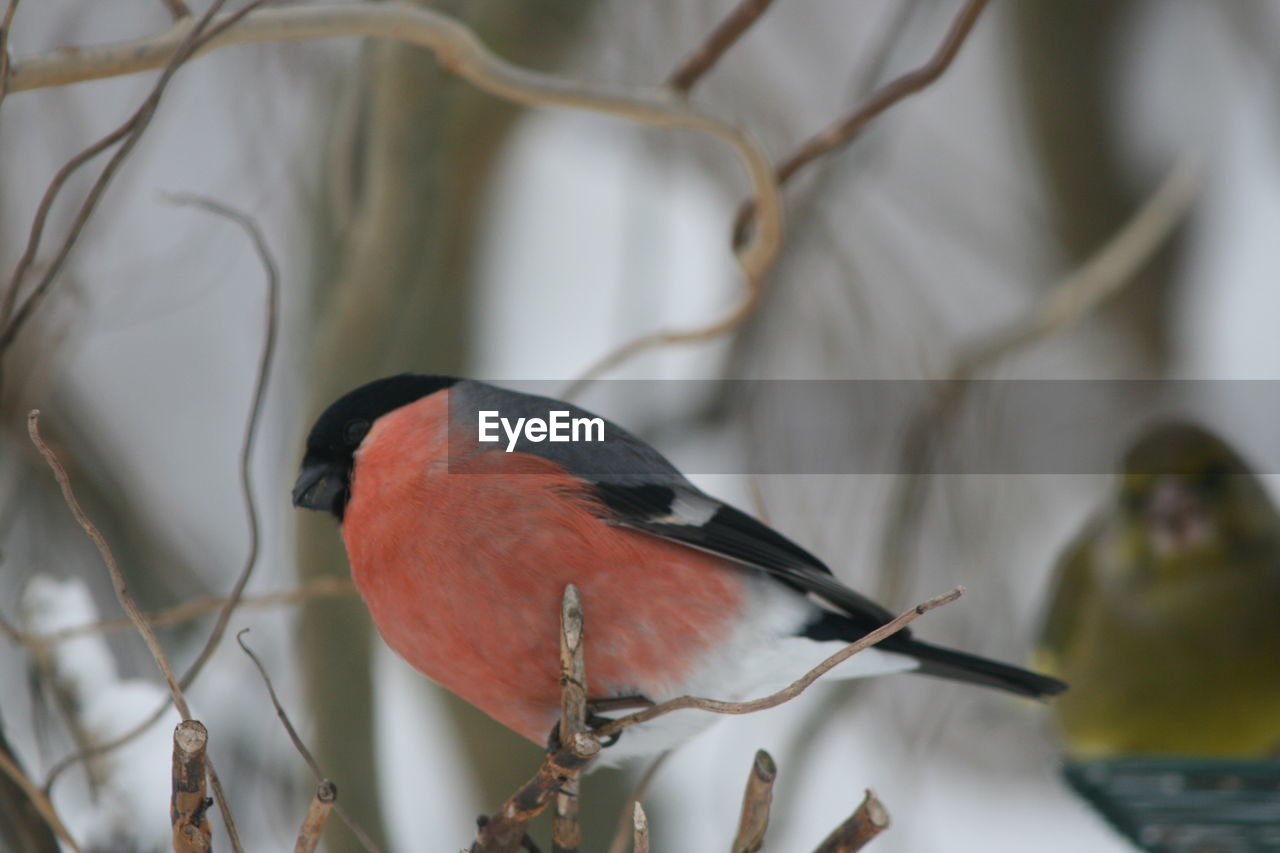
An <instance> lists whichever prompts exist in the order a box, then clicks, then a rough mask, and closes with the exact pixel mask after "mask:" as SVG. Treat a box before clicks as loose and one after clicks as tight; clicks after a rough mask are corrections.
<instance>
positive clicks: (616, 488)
mask: <svg viewBox="0 0 1280 853" xmlns="http://www.w3.org/2000/svg"><path fill="white" fill-rule="evenodd" d="M593 485H594V486H595V492H596V495H597V497H599V499H600V500H601V502H603V503H604V505H605V506H606V507H607V508H608V509H609V510H610V512H611V515H610V518H609V521H610V522H611V523H613V524H617V525H619V526H622V527H629V528H632V529H634V530H640V531H643V532H645V533H649V534H652V535H654V536H659V537H661V538H663V539H667V540H670V541H672V542H678V543H680V544H682V545H688V546H690V547H692V548H697V549H699V550H702V551H707V552H710V553H712V554H716V555H717V556H720V557H724V558H726V559H729V560H732V561H734V562H735V563H741V564H742V565H744V566H751V567H753V568H756V569H760V570H761V571H764V572H767V573H768V574H770V575H772V576H773V577H774V578H776V579H778V580H779V581H781V582H782V583H784V584H786V585H787V586H789V587H791V588H793V589H796V590H799V591H801V592H810V593H813V594H814V595H816V596H818V597H819V598H821V599H823V600H825V601H827V602H828V603H830V604H831V605H833V606H835V607H837V608H838V609H840V610H841V611H843V612H844V613H845V614H847V615H848V616H849V617H850V618H851V619H852V620H853V621H854V623H855V624H856V625H857V627H858V628H860V629H861V630H862V631H869V630H872V629H874V628H878V627H880V626H881V625H883V624H885V623H886V622H889V621H890V620H892V619H893V614H892V613H890V612H889V611H888V610H885V609H884V608H883V607H881V606H880V605H878V604H876V603H875V602H874V601H872V600H871V599H869V598H867V597H865V596H863V595H861V594H859V593H857V592H854V591H853V590H851V589H849V587H847V586H845V585H844V584H842V583H840V581H838V580H836V578H835V576H834V575H832V574H831V570H830V569H828V568H827V567H826V566H825V565H823V563H822V561H821V560H819V559H818V558H817V557H815V556H813V555H812V554H810V553H809V552H808V551H806V550H804V549H803V548H801V547H800V546H799V545H797V544H796V543H794V542H792V541H791V540H790V539H788V538H786V537H785V536H783V535H782V534H780V533H778V532H777V531H775V530H773V529H771V528H769V527H768V526H766V525H764V524H762V523H761V522H759V521H757V520H756V519H754V518H752V517H751V516H749V515H747V514H746V513H744V512H741V511H740V510H737V509H734V508H733V507H731V506H729V505H728V504H724V503H721V502H720V501H718V500H716V499H715V498H712V497H709V496H708V495H706V494H704V493H702V492H700V491H698V490H697V489H695V488H694V487H693V486H691V485H686V484H685V483H673V484H671V485H665V484H659V483H646V484H642V485H632V484H621V483H616V482H612V483H611V482H597V483H595V484H593Z"/></svg>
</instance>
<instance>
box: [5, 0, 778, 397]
mask: <svg viewBox="0 0 1280 853" xmlns="http://www.w3.org/2000/svg"><path fill="white" fill-rule="evenodd" d="M220 20H221V19H220ZM185 32H186V27H185V26H184V24H183V22H179V24H178V25H175V27H174V28H173V29H172V30H170V31H169V32H167V33H164V34H162V35H159V36H155V37H150V38H145V39H140V40H136V41H132V42H122V43H118V44H112V45H101V46H94V47H82V48H77V49H76V50H75V51H74V52H68V51H53V52H51V53H47V54H43V55H40V56H34V57H27V58H22V59H19V60H18V61H16V62H15V63H14V64H13V69H12V74H11V88H12V90H13V91H22V90H28V89H36V88H41V87H45V86H59V85H66V84H68V83H74V82H77V81H81V80H91V79H98V78H101V77H113V76H118V75H121V74H131V73H134V72H137V71H142V70H146V69H149V68H158V67H161V66H163V65H164V63H165V62H166V61H167V60H168V59H169V58H170V57H172V56H173V53H174V51H175V50H176V49H177V46H178V45H179V44H180V43H181V40H182V38H183V37H184V34H185ZM339 36H370V37H375V38H387V39H393V40H396V41H402V42H406V43H410V44H416V45H419V46H421V47H425V48H427V49H429V50H431V51H433V52H434V53H435V54H436V57H437V59H438V60H439V61H440V63H441V65H443V66H444V67H445V68H446V69H448V70H450V71H452V72H453V73H455V74H458V75H459V76H461V77H463V78H465V79H466V80H468V81H470V82H471V83H473V84H474V85H475V86H477V87H479V88H480V89H483V90H485V91H487V92H489V93H491V94H493V95H496V96H498V97H500V98H505V99H506V100H509V101H513V102H515V103H520V104H529V105H544V106H562V107H573V108H576V109H583V110H589V111H592V112H601V113H608V114H611V115H617V116H620V117H622V118H627V119H631V120H633V121H638V122H641V123H644V124H650V125H655V126H658V127H666V128H683V129H688V130H696V131H700V132H702V133H707V134H709V135H711V136H714V137H716V138H718V139H720V140H722V141H724V142H726V143H727V144H729V145H730V146H731V147H732V148H733V150H734V153H735V154H736V155H737V157H738V159H739V161H740V162H741V163H742V165H743V167H744V169H745V170H746V172H747V176H748V178H749V180H750V182H751V188H752V194H753V196H754V198H755V202H756V204H757V205H758V209H759V215H758V226H757V227H756V228H755V229H754V230H753V231H752V234H751V237H750V239H749V240H748V241H746V242H745V243H744V244H742V245H741V246H740V247H739V248H738V250H737V251H736V257H737V260H738V264H739V266H740V267H741V269H742V274H743V279H744V284H745V287H746V293H745V294H744V296H743V299H742V302H741V303H740V304H739V305H738V306H737V307H735V308H733V309H732V310H731V311H730V312H728V313H727V314H726V315H725V316H724V317H723V318H722V319H720V320H718V321H716V322H714V323H710V324H708V325H706V326H705V327H702V328H697V329H686V330H677V331H662V332H657V333H654V334H651V335H645V336H643V337H641V338H637V339H636V340H634V341H632V342H630V343H628V344H626V345H624V346H623V347H621V348H620V349H619V350H617V351H616V352H614V353H610V354H608V355H606V356H605V357H603V358H602V359H601V360H600V361H599V362H598V363H597V364H596V365H595V366H594V367H592V368H591V369H590V370H589V371H587V375H588V376H595V375H598V374H599V373H601V372H603V371H605V370H609V369H612V368H613V367H615V366H617V365H618V364H620V363H622V362H623V361H626V360H627V359H629V358H632V357H633V356H635V355H637V354H638V353H641V352H644V351H646V350H649V349H652V348H654V347H658V346H664V345H669V344H680V343H695V342H699V341H705V340H710V339H712V338H715V337H717V336H719V335H722V334H724V333H725V332H727V331H730V330H732V329H735V328H737V327H738V326H739V325H741V323H742V322H743V321H744V320H745V319H746V318H747V317H749V316H750V315H751V312H752V311H753V310H754V309H755V306H756V304H757V303H758V301H759V297H760V293H759V290H760V283H761V281H762V280H763V278H764V275H765V273H766V272H767V271H768V269H769V268H770V267H771V266H772V264H773V261H774V259H775V258H776V257H777V253H778V249H779V247H780V246H781V243H782V204H781V198H780V195H779V192H778V185H777V183H776V181H775V180H774V176H773V167H772V166H771V164H770V163H769V160H768V157H767V156H766V155H765V154H764V152H763V150H762V149H761V148H760V147H759V145H757V144H756V142H755V141H754V140H753V139H751V138H750V137H749V136H748V135H747V134H745V133H744V132H742V131H740V130H738V129H737V128H736V127H734V126H732V125H731V124H729V123H728V122H725V121H722V120H721V119H718V118H716V117H714V116H712V115H710V114H708V113H706V112H704V111H702V110H698V109H694V108H693V107H692V106H690V105H689V104H688V103H686V102H685V101H684V99H683V98H681V97H680V96H679V95H678V94H677V93H675V92H672V91H670V90H666V89H661V90H644V91H638V92H616V91H611V90H608V89H604V88H601V87H596V86H587V85H583V84H577V83H572V82H570V81H567V80H564V79H561V78H558V77H554V76H551V75H546V74H540V73H537V72H533V71H530V70H527V69H524V68H521V67H519V66H515V65H512V64H511V63H508V62H506V61H504V60H502V59H500V58H499V57H497V56H495V55H494V54H493V53H491V52H490V51H489V50H488V48H486V47H485V46H484V45H483V44H482V43H481V42H480V40H479V39H478V38H476V36H475V34H474V33H472V32H471V31H470V30H469V29H467V28H466V27H465V26H463V25H462V24H461V23H459V22H458V21H456V20H455V19H453V18H450V17H449V16H447V15H444V14H442V13H440V12H436V11H434V10H431V9H424V8H419V7H416V6H410V5H408V4H404V3H374V4H364V3H357V4H334V5H319V4H316V5H306V6H297V7H291V8H284V9H265V10H260V11H256V12H254V13H252V14H249V15H245V16H244V18H243V20H240V21H239V22H237V23H235V24H234V25H228V26H226V27H225V28H224V29H223V30H222V31H221V32H220V33H219V34H218V35H217V36H216V37H213V38H209V39H207V40H203V41H202V43H201V45H200V46H199V48H198V49H197V51H196V52H197V53H200V52H207V51H209V50H214V49H216V48H218V47H223V46H225V45H230V44H247V43H254V42H266V41H286V40H298V39H318V38H334V37H339ZM2 344H3V339H0V345H2Z"/></svg>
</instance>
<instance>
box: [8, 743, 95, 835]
mask: <svg viewBox="0 0 1280 853" xmlns="http://www.w3.org/2000/svg"><path fill="white" fill-rule="evenodd" d="M0 771H3V772H4V774H5V775H6V776H8V777H9V778H10V779H12V780H13V783H14V784H15V785H17V786H18V787H19V788H21V789H22V792H23V793H24V794H26V795H27V799H28V800H30V801H31V806H32V807H33V808H34V809H35V810H36V811H37V812H38V813H39V814H40V817H42V818H44V822H45V823H47V824H48V825H49V828H50V829H52V830H53V831H54V833H56V834H57V836H58V837H59V838H61V839H62V843H63V844H65V845H67V847H69V848H70V849H71V850H72V853H81V848H80V845H79V844H77V843H76V840H75V839H74V838H72V837H71V833H70V832H67V828H66V826H64V825H63V823H62V820H61V819H60V818H59V817H58V812H57V810H55V809H54V807H53V802H52V801H50V799H49V795H48V794H46V793H45V792H44V791H42V790H40V789H39V788H37V787H36V785H35V783H34V782H32V781H31V779H30V777H28V776H27V774H26V773H24V772H23V771H22V768H21V767H20V766H19V765H18V762H17V761H16V760H14V758H13V757H12V756H10V755H9V753H7V752H5V751H4V750H0Z"/></svg>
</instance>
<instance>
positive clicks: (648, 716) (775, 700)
mask: <svg viewBox="0 0 1280 853" xmlns="http://www.w3.org/2000/svg"><path fill="white" fill-rule="evenodd" d="M963 594H964V587H960V586H958V587H956V588H955V589H953V590H951V591H950V592H947V593H944V594H943V595H938V596H934V597H933V598H930V599H929V600H928V601H923V602H921V603H920V604H917V605H916V606H915V607H913V608H911V609H910V610H908V611H906V612H904V613H902V614H900V615H899V616H897V617H896V618H895V619H894V620H893V621H891V622H887V623H885V624H884V625H882V626H880V627H879V628H877V629H875V630H874V631H872V632H871V633H869V634H867V635H866V636H865V637H863V638H862V639H860V640H858V641H857V642H854V643H850V644H849V645H847V646H845V647H844V648H843V649H841V650H840V651H838V652H836V653H835V654H833V655H831V657H829V658H827V659H826V660H824V661H823V662H822V663H820V664H818V665H817V666H815V667H814V668H813V669H811V670H809V671H808V672H807V673H805V674H804V675H803V676H801V677H800V678H798V679H796V680H795V681H794V682H792V683H791V684H789V685H787V686H786V687H784V688H782V689H781V690H779V691H777V692H776V693H771V694H769V695H768V696H763V697H761V698H759V699H752V700H750V701H748V702H725V701H722V700H719V699H703V698H700V697H698V696H680V697H677V698H675V699H669V700H667V701H666V702H659V703H658V704H657V705H652V706H650V707H648V708H645V709H644V710H642V711H636V712H635V713H633V714H628V715H626V716H625V717H619V718H617V719H616V720H610V721H609V722H607V723H605V724H604V725H602V726H599V727H597V728H595V729H592V732H593V733H594V734H595V735H596V737H598V738H602V739H603V738H608V737H611V736H613V735H615V734H617V733H618V732H620V731H622V730H623V729H625V728H629V727H631V726H634V725H637V724H638V723H647V722H649V721H650V720H652V719H655V718H657V717H661V716H664V715H666V714H670V713H671V712H672V711H680V710H683V709H685V708H696V709H698V710H700V711H710V712H711V713H713V714H754V713H755V712H757V711H765V710H768V709H769V708H776V707H777V706H779V705H781V704H782V703H784V702H789V701H791V700H792V699H794V698H795V697H797V696H799V695H800V694H801V693H803V692H804V691H805V690H806V689H808V688H809V686H810V685H812V684H813V683H814V682H815V681H817V680H818V679H819V678H821V677H822V676H824V675H826V674H827V673H828V672H830V671H831V670H832V669H834V668H835V667H837V666H839V665H840V664H842V663H844V662H845V661H846V660H848V659H849V658H851V657H853V656H854V655H856V654H857V653H858V652H860V651H862V650H863V649H867V648H870V647H871V646H874V645H875V644H876V643H879V642H881V641H882V640H884V639H885V638H886V637H891V636H893V635H894V634H896V633H898V632H899V631H901V630H902V629H903V628H905V627H907V626H908V625H910V624H911V623H912V622H914V621H915V620H916V617H918V616H920V615H922V614H925V613H928V612H929V611H930V610H933V609H935V608H938V607H941V606H942V605H944V604H949V603H951V602H952V601H955V600H956V599H957V598H959V597H960V596H961V595H963Z"/></svg>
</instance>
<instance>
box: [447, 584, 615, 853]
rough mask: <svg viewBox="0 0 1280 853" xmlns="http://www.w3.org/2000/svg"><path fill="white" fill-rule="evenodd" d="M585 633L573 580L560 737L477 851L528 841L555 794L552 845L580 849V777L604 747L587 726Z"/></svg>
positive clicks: (499, 851) (566, 609) (563, 634)
mask: <svg viewBox="0 0 1280 853" xmlns="http://www.w3.org/2000/svg"><path fill="white" fill-rule="evenodd" d="M582 635H583V613H582V602H581V600H580V598H579V596H578V590H577V588H576V587H574V585H573V584H569V585H568V586H566V587H565V590H564V597H563V599H562V600H561V604H560V712H561V715H560V723H559V726H558V727H557V729H556V737H555V741H556V742H555V743H553V744H552V745H551V746H550V747H549V748H548V749H547V754H546V757H545V758H544V759H543V761H542V766H541V767H540V768H538V772H537V774H536V775H535V776H534V777H533V778H532V779H530V780H529V781H528V782H526V783H525V784H524V785H523V786H522V787H521V788H520V790H518V791H516V792H515V793H514V794H512V795H511V796H510V797H508V798H507V801H506V802H505V803H503V805H502V809H501V810H500V811H499V812H498V813H497V814H495V815H493V816H492V817H491V818H489V819H488V820H486V821H484V823H483V824H482V825H481V827H480V830H479V832H478V833H477V835H476V842H475V844H474V845H473V846H472V848H471V850H472V853H513V851H515V850H516V849H518V848H519V847H520V845H521V843H522V842H523V841H524V838H525V835H526V827H528V825H529V821H531V820H533V819H534V818H535V817H537V816H538V815H539V814H540V813H541V812H542V810H543V809H545V808H546V807H547V805H548V804H549V803H550V802H551V801H552V799H553V797H554V799H555V802H556V810H557V816H556V821H555V823H554V824H553V827H552V845H553V849H555V850H560V851H565V853H570V851H573V850H576V849H577V847H578V844H579V843H580V840H581V839H580V838H579V834H578V825H577V803H576V800H577V796H578V789H577V780H578V777H579V776H580V775H581V773H582V770H583V768H584V767H586V765H587V763H588V762H589V761H590V760H591V759H592V758H593V757H594V756H595V754H596V753H597V752H599V751H600V740H599V738H597V737H596V736H595V735H594V734H593V733H592V732H590V731H589V730H588V728H587V688H586V665H585V663H584V656H583V648H582ZM570 802H571V806H570Z"/></svg>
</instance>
